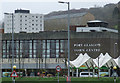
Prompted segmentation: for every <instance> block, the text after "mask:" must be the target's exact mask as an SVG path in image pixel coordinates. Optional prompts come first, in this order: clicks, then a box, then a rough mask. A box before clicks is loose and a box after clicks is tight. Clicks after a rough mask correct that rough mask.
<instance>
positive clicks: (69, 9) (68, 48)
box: [58, 1, 70, 81]
mask: <svg viewBox="0 0 120 83" xmlns="http://www.w3.org/2000/svg"><path fill="white" fill-rule="evenodd" d="M58 3H63V4H64V3H65V4H67V5H68V18H67V20H68V81H70V13H69V10H70V3H69V2H63V1H58Z"/></svg>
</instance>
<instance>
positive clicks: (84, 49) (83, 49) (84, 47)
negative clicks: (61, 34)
mask: <svg viewBox="0 0 120 83" xmlns="http://www.w3.org/2000/svg"><path fill="white" fill-rule="evenodd" d="M100 46H101V44H80V43H78V44H74V48H75V49H74V52H97V51H98V52H99V51H100V49H99V48H100ZM77 47H79V48H81V49H78V48H77ZM90 47H94V48H90Z"/></svg>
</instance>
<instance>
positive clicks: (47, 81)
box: [2, 77, 120, 83]
mask: <svg viewBox="0 0 120 83" xmlns="http://www.w3.org/2000/svg"><path fill="white" fill-rule="evenodd" d="M57 80H58V78H57V77H44V78H42V77H40V79H39V77H20V78H19V77H18V78H16V82H15V83H58V82H57ZM59 80H60V82H59V83H66V78H65V77H60V79H59ZM2 83H12V78H11V77H4V78H2ZM71 83H114V81H113V77H102V78H99V79H98V78H97V77H93V78H92V77H78V78H76V77H72V78H71ZM116 83H120V78H117V82H116Z"/></svg>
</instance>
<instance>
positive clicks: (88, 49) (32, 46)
mask: <svg viewBox="0 0 120 83" xmlns="http://www.w3.org/2000/svg"><path fill="white" fill-rule="evenodd" d="M79 28H80V27H79ZM84 28H86V27H84ZM95 30H96V31H91V32H90V31H88V32H77V31H70V60H71V61H73V60H75V59H76V58H77V57H78V56H79V54H80V53H82V54H85V53H87V54H88V55H89V56H90V57H91V58H94V59H95V58H96V57H98V56H99V55H100V54H101V53H103V54H106V53H108V54H109V55H110V56H111V57H113V58H117V57H118V56H119V55H118V52H117V49H118V45H115V44H116V43H117V42H118V32H117V30H113V31H111V30H112V29H111V30H108V31H104V30H101V31H97V29H95ZM11 38H12V34H11V33H4V34H2V42H1V43H2V46H1V47H2V48H1V50H2V70H3V72H5V71H11V68H12V39H11ZM67 40H68V37H67V31H44V32H40V33H15V34H14V65H16V66H17V71H18V70H25V71H26V73H27V72H32V71H33V70H35V71H39V70H43V69H45V70H46V71H48V72H49V71H51V72H56V70H55V69H56V66H57V65H60V66H61V68H62V72H63V73H66V74H67V71H66V70H67V56H68V48H67V45H68V44H67ZM64 71H66V72H64ZM29 75H30V73H29Z"/></svg>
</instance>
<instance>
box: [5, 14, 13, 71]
mask: <svg viewBox="0 0 120 83" xmlns="http://www.w3.org/2000/svg"><path fill="white" fill-rule="evenodd" d="M4 14H6V15H11V16H12V72H13V64H14V21H13V17H14V16H13V13H4Z"/></svg>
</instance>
